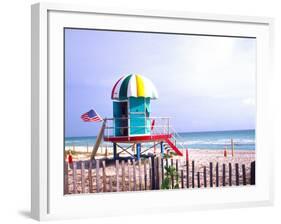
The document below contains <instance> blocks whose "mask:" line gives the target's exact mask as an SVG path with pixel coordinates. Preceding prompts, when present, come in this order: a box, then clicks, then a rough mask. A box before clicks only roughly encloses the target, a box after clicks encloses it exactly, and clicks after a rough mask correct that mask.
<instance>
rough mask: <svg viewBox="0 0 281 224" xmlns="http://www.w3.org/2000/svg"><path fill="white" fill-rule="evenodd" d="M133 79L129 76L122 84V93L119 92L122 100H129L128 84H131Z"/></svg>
mask: <svg viewBox="0 0 281 224" xmlns="http://www.w3.org/2000/svg"><path fill="white" fill-rule="evenodd" d="M131 77H132V75H128V76H127V77H126V78H125V79H124V81H123V82H122V84H121V87H120V91H119V99H120V100H123V99H127V90H128V84H129V81H130V79H131Z"/></svg>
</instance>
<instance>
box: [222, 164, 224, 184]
mask: <svg viewBox="0 0 281 224" xmlns="http://www.w3.org/2000/svg"><path fill="white" fill-rule="evenodd" d="M222 186H225V164H222Z"/></svg>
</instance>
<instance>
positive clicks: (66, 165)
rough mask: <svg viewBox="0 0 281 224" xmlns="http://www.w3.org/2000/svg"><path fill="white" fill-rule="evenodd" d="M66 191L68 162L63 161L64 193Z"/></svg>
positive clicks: (67, 191) (66, 192)
mask: <svg viewBox="0 0 281 224" xmlns="http://www.w3.org/2000/svg"><path fill="white" fill-rule="evenodd" d="M68 193H69V190H68V163H67V162H66V161H64V194H68Z"/></svg>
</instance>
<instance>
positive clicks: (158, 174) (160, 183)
mask: <svg viewBox="0 0 281 224" xmlns="http://www.w3.org/2000/svg"><path fill="white" fill-rule="evenodd" d="M157 158H158V159H157V177H158V189H161V185H162V181H163V179H162V175H161V157H160V156H158V157H157Z"/></svg>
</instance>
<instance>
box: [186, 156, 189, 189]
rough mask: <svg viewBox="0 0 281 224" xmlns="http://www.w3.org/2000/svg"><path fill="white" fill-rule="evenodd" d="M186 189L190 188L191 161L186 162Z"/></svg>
mask: <svg viewBox="0 0 281 224" xmlns="http://www.w3.org/2000/svg"><path fill="white" fill-rule="evenodd" d="M186 187H187V188H189V161H188V160H187V161H186Z"/></svg>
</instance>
